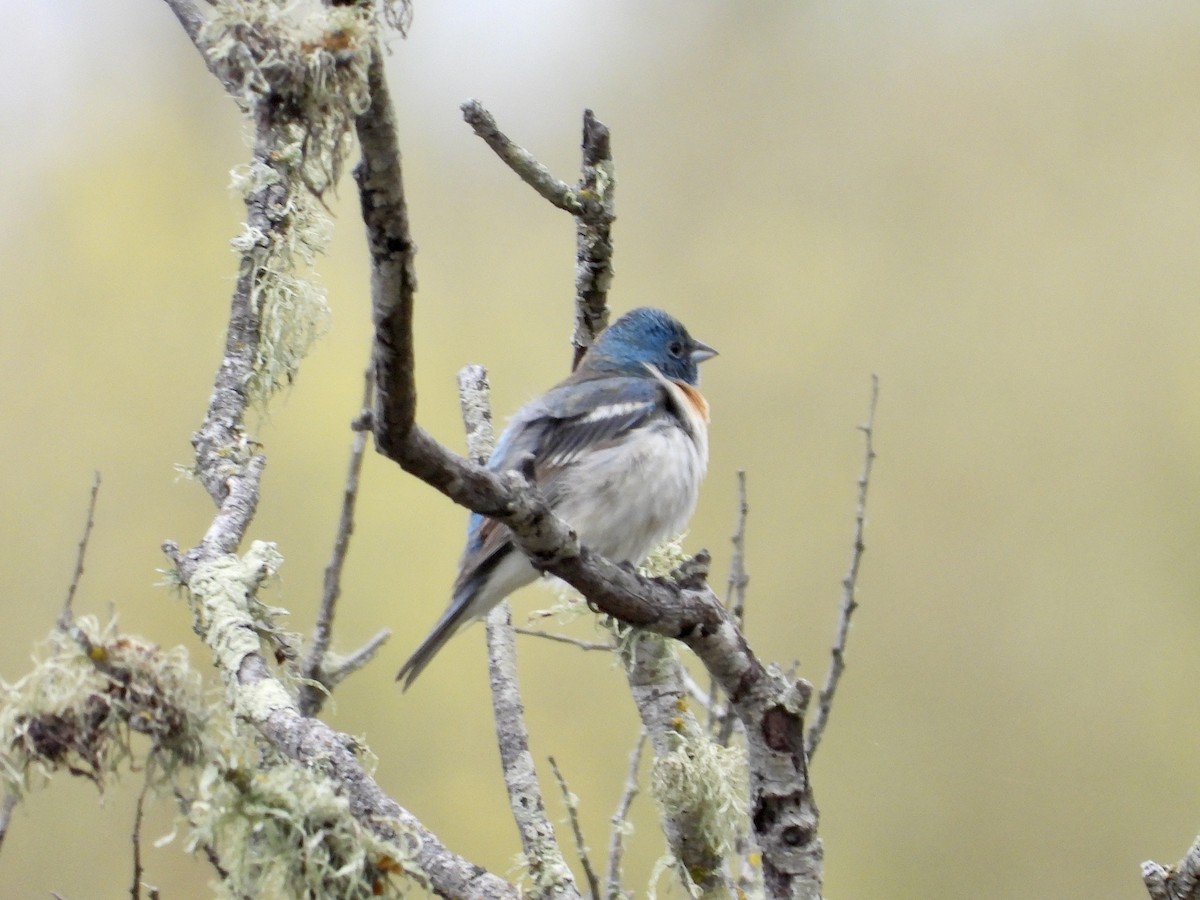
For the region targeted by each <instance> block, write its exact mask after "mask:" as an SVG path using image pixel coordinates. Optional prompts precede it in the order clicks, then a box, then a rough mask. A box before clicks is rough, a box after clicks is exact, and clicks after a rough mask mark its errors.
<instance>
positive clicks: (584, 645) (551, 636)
mask: <svg viewBox="0 0 1200 900" xmlns="http://www.w3.org/2000/svg"><path fill="white" fill-rule="evenodd" d="M513 631H515V632H516V633H517V634H524V635H528V636H529V637H538V638H545V639H546V640H548V641H556V642H558V643H560V644H570V645H571V646H572V647H578V648H579V649H580V650H609V651H611V650H615V649H616V648H617V645H616V644H603V643H597V642H596V641H584V640H581V639H579V638H574V637H571V636H570V635H569V634H556V633H554V632H553V631H539V630H538V629H536V628H522V627H521V626H519V625H515V626H513Z"/></svg>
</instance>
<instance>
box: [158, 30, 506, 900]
mask: <svg viewBox="0 0 1200 900" xmlns="http://www.w3.org/2000/svg"><path fill="white" fill-rule="evenodd" d="M247 52H249V51H247ZM370 52H371V57H370V72H371V77H370V84H371V86H372V88H373V89H374V90H373V92H372V95H371V104H370V107H369V108H368V109H367V111H366V112H364V113H363V114H362V115H361V116H359V117H358V122H357V125H358V130H359V132H360V135H368V136H369V137H368V138H367V139H366V140H364V141H363V144H364V146H366V145H368V144H370V142H371V140H372V137H371V136H378V135H379V134H381V133H383V132H386V131H387V130H388V129H389V128H390V123H391V119H390V109H389V108H388V100H387V94H386V90H385V88H384V87H383V83H382V63H381V61H380V52H379V49H378V47H377V46H375V45H372V47H371V51H370ZM384 111H386V112H384ZM289 112H292V113H294V112H295V111H294V110H292V109H290V107H289V105H288V104H283V103H271V102H264V103H260V104H257V105H255V107H254V114H255V143H254V159H255V166H257V167H259V170H260V171H271V172H274V173H275V174H274V176H273V177H270V178H261V179H258V180H256V181H255V187H254V188H253V189H252V190H250V191H248V192H247V195H246V208H247V228H246V232H245V236H244V239H240V240H239V241H238V246H239V249H241V250H242V259H241V266H240V270H239V275H238V279H237V285H236V288H235V290H234V294H233V300H232V306H231V311H230V317H229V328H228V333H227V337H226V343H225V352H224V357H223V359H222V362H221V366H220V368H219V369H218V372H217V375H216V378H215V381H214V387H213V393H212V397H211V399H210V401H209V406H208V411H207V414H206V416H205V419H204V422H203V424H202V425H201V427H200V430H199V431H198V432H197V433H196V435H195V438H194V439H193V445H194V447H195V449H196V475H197V477H198V479H199V480H200V482H201V483H202V484H203V485H204V486H205V488H206V489H207V490H208V492H209V494H210V495H211V496H212V498H213V500H214V502H215V503H216V504H217V507H218V511H217V514H216V515H215V517H214V519H213V521H212V524H211V525H210V527H209V529H208V531H207V532H206V533H205V535H204V538H203V539H202V540H201V542H200V543H199V544H198V545H197V546H196V547H194V548H192V549H191V550H189V551H188V552H187V553H186V554H181V553H180V552H179V549H178V547H177V546H176V545H175V544H173V543H172V542H167V543H165V544H164V548H163V549H164V552H166V553H167V554H168V556H170V558H171V559H172V560H173V561H174V562H175V565H176V568H177V571H178V573H179V578H180V581H181V583H183V584H184V585H186V586H187V587H188V588H189V591H190V592H191V594H192V598H193V609H194V612H195V615H196V627H197V631H198V633H199V634H200V635H201V637H202V638H203V639H204V640H205V641H206V642H207V643H208V644H209V646H210V647H211V648H212V650H213V653H214V657H215V659H216V663H217V665H218V667H219V668H220V669H221V671H222V672H223V673H224V674H225V676H226V680H227V685H228V688H229V691H230V694H231V696H232V698H233V700H234V703H235V708H236V710H237V713H238V714H239V715H240V716H241V717H242V718H243V719H244V720H246V721H248V722H249V723H251V724H252V725H253V726H254V727H255V728H257V729H258V731H259V732H260V733H261V734H262V735H263V737H265V738H266V739H267V740H268V741H269V742H270V743H271V744H272V745H274V746H275V747H276V748H277V749H278V750H279V751H280V752H282V753H283V754H284V755H285V756H287V757H289V758H291V759H294V760H296V761H298V762H301V763H302V764H304V765H305V766H306V767H316V768H318V769H319V770H320V772H321V773H323V774H324V775H326V776H328V777H329V778H331V779H333V780H334V781H336V782H337V783H338V785H339V787H340V789H341V791H342V792H343V795H344V796H345V798H346V800H347V802H348V806H349V810H350V813H351V815H353V816H354V817H355V818H356V819H357V820H358V821H359V822H361V823H362V824H363V825H364V826H365V827H366V828H368V829H370V830H371V831H372V832H374V833H375V834H376V835H378V836H379V837H380V838H382V839H383V840H385V841H388V842H396V841H398V840H400V836H401V834H403V835H405V840H408V841H412V842H413V843H414V844H415V850H414V854H413V856H414V858H415V862H416V865H417V866H418V867H419V869H420V872H419V873H416V874H418V875H420V876H422V877H424V878H425V879H427V881H428V883H429V884H430V885H431V887H432V888H433V890H434V891H436V892H437V893H439V894H440V895H442V896H447V897H458V896H472V897H486V898H493V897H494V898H515V897H516V896H517V891H516V889H515V888H513V887H512V886H511V885H509V884H507V883H506V882H504V881H502V880H501V879H498V878H496V877H495V876H494V875H491V874H490V873H488V872H486V871H484V870H483V869H481V868H480V867H478V866H476V865H474V864H472V863H470V862H468V861H467V860H465V859H463V858H461V857H459V856H457V855H456V854H454V853H452V852H450V851H449V850H448V849H447V848H446V847H445V846H443V845H442V844H441V842H440V841H439V840H438V839H437V838H436V836H435V835H433V834H432V833H431V832H429V831H428V830H426V829H425V828H424V827H423V826H422V825H421V823H420V822H419V821H418V820H417V819H416V818H415V817H414V816H412V815H411V814H410V813H409V812H408V811H406V810H404V809H403V808H402V807H401V806H400V805H399V804H398V803H396V801H395V800H393V799H392V798H390V797H388V796H387V795H386V794H385V793H384V792H383V791H382V790H381V789H380V787H379V785H378V784H376V782H375V781H374V779H373V778H372V777H371V776H370V775H369V774H368V773H367V772H366V770H365V769H364V768H363V766H362V764H361V763H360V762H359V760H358V759H357V757H356V756H355V754H354V751H353V749H352V747H353V742H352V741H349V740H348V739H346V738H345V737H343V736H342V735H339V734H337V733H336V732H334V731H333V730H332V729H331V728H329V726H327V725H326V724H325V723H323V722H321V721H319V720H317V719H312V718H308V717H305V716H304V715H302V713H301V712H300V710H299V708H298V707H297V705H296V703H295V702H294V700H293V698H292V697H291V696H290V695H289V693H288V691H287V690H286V688H285V687H284V686H283V684H282V683H281V682H280V681H279V680H278V679H277V678H276V677H275V676H274V675H273V674H272V672H271V670H270V668H269V667H268V665H267V662H266V660H265V659H264V657H263V655H262V652H261V644H260V638H259V632H258V630H257V625H258V623H257V622H256V620H255V618H254V616H253V615H252V613H251V612H250V610H249V605H250V603H251V601H252V599H253V598H254V595H255V594H256V592H257V591H258V589H259V587H260V585H261V583H262V581H263V579H264V578H266V577H267V576H268V575H269V574H270V572H271V570H272V566H273V565H276V564H277V562H278V560H277V557H276V556H275V554H274V551H273V548H271V547H269V546H267V545H259V544H256V545H255V546H254V547H252V548H251V551H250V552H249V553H248V554H247V555H246V557H245V559H238V558H237V557H235V556H234V555H233V553H234V551H235V550H236V549H237V547H238V546H239V545H240V543H241V541H242V539H243V537H244V536H245V534H246V530H247V527H248V525H249V523H250V521H251V519H252V518H253V515H254V512H255V508H256V506H257V503H258V497H259V487H260V480H261V475H262V470H263V467H264V466H265V462H266V461H265V458H264V457H263V455H262V454H261V453H259V452H258V449H257V445H256V444H255V443H254V442H253V441H252V440H251V439H250V438H249V437H248V435H247V433H246V429H245V415H246V411H247V407H248V397H247V385H248V384H250V383H251V381H252V378H253V376H254V375H255V371H254V363H255V354H256V352H257V350H258V348H259V331H260V328H261V321H260V318H259V310H258V305H257V304H256V303H255V302H254V298H255V293H256V289H257V287H258V283H259V281H260V279H264V278H268V277H270V275H271V273H270V272H269V271H268V269H267V266H266V265H265V262H266V260H267V250H268V248H269V247H270V245H271V241H272V240H273V239H275V238H277V237H279V236H280V235H282V232H283V229H286V228H287V227H288V225H289V222H290V220H289V217H288V213H289V210H290V209H291V207H290V205H289V204H288V203H287V199H288V191H289V188H292V189H294V188H295V174H296V173H294V172H292V171H290V170H288V169H287V168H286V166H287V160H288V159H289V158H290V157H289V154H288V153H287V152H285V151H286V150H287V148H286V147H283V146H281V145H280V142H281V141H283V140H284V138H283V137H282V134H283V133H284V132H285V131H286V124H287V123H286V121H280V118H279V117H285V116H287V115H288V114H289ZM391 141H392V145H393V147H394V137H392V138H391ZM395 164H396V166H397V174H398V165H399V157H398V155H397V156H396V158H395ZM400 202H401V210H403V195H402V194H401V195H400ZM383 215H384V217H385V218H386V219H387V221H388V222H389V223H394V222H395V210H394V209H393V208H388V209H387V210H385V211H384V213H383ZM405 228H406V226H405ZM372 251H373V255H374V257H375V258H374V260H373V272H374V273H375V275H376V279H377V281H378V280H379V276H380V273H381V272H383V273H385V275H386V276H389V277H390V276H394V277H396V278H398V279H400V280H403V278H404V276H405V274H406V272H407V274H409V275H411V251H412V247H411V244H409V243H405V245H404V246H403V248H397V247H396V246H395V245H389V247H385V248H381V247H379V246H378V245H372ZM397 254H398V256H397ZM406 254H407V255H406ZM397 259H398V260H399V263H398V265H394V266H393V265H390V264H389V263H391V262H393V261H394V260H397ZM388 286H390V282H389V283H385V284H384V285H383V288H385V289H386V288H387V287H388ZM413 286H414V285H413V283H412V282H411V280H410V281H409V282H408V285H407V287H406V289H405V290H407V291H408V297H409V299H410V300H411V289H412V287H413ZM385 292H386V291H385ZM400 294H401V296H403V295H404V291H401V292H400ZM396 305H397V304H392V306H391V311H392V312H398V314H399V317H398V318H397V317H396V316H392V317H390V318H389V317H387V316H385V317H384V319H383V320H378V319H377V322H376V324H377V326H379V328H380V329H381V332H382V333H383V334H385V335H386V334H387V333H388V331H389V330H394V331H396V332H397V333H401V334H405V335H407V334H408V330H409V328H410V322H409V321H408V319H406V318H405V310H404V309H403V308H401V309H399V310H397V309H396ZM400 306H403V304H402V303H401V304H400ZM408 313H411V306H410V307H409V308H408ZM399 359H400V364H399V366H398V367H393V368H390V369H389V370H388V371H386V372H383V373H379V372H378V371H377V380H378V381H379V383H380V384H382V385H391V384H393V383H394V382H395V381H396V380H400V381H401V382H402V381H403V380H404V378H405V377H406V376H407V378H408V379H410V382H411V376H412V370H411V354H409V356H408V366H407V369H406V368H405V366H404V364H403V357H402V356H401V357H400V358H399ZM388 361H389V363H393V364H394V363H396V361H397V357H396V356H395V354H392V355H390V356H389V358H388ZM377 393H378V391H377ZM408 396H409V397H411V396H412V392H411V391H409V394H408ZM380 409H381V411H382V415H381V416H379V417H380V418H383V419H384V421H385V423H386V426H387V427H389V428H390V427H392V426H393V425H395V424H397V423H399V424H403V423H404V422H405V418H406V416H407V421H408V422H409V423H411V421H412V413H413V410H412V408H411V407H410V408H409V409H408V410H407V411H406V410H404V409H403V408H401V409H397V408H396V407H394V406H393V405H389V404H386V403H385V404H381V405H380ZM405 430H406V429H405ZM402 433H403V430H402Z"/></svg>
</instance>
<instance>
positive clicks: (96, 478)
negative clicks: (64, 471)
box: [58, 472, 100, 631]
mask: <svg viewBox="0 0 1200 900" xmlns="http://www.w3.org/2000/svg"><path fill="white" fill-rule="evenodd" d="M99 494H100V473H99V472H96V473H95V474H93V475H92V494H91V497H90V498H89V499H88V511H87V521H86V522H85V523H84V525H83V536H82V537H81V538H80V539H79V552H78V553H76V555H75V574H74V575H72V576H71V584H70V586H69V587H68V588H67V599H66V600H65V601H64V602H63V608H62V612H61V613H60V614H59V616H58V627H59V628H61V629H62V630H63V631H69V630H70V626H71V623H72V622H73V621H74V620H75V612H74V610H73V608H72V606H73V604H74V603H75V592H76V591H77V590H79V581H80V579H81V578H83V559H84V557H85V556H86V555H87V546H88V540H89V539H90V538H91V536H92V528H93V526H95V524H96V498H97V497H98V496H99Z"/></svg>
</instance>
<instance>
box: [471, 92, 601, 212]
mask: <svg viewBox="0 0 1200 900" xmlns="http://www.w3.org/2000/svg"><path fill="white" fill-rule="evenodd" d="M459 108H460V109H461V110H462V114H463V118H464V119H465V120H466V122H467V124H468V125H470V126H471V129H472V130H473V131H474V132H475V133H476V134H477V135H479V136H480V137H481V138H483V141H484V143H486V144H487V145H488V146H489V147H491V148H492V150H493V152H495V154H496V155H497V156H498V157H500V159H501V160H503V161H504V164H505V165H506V166H508V167H509V168H510V169H512V170H513V171H514V172H516V173H517V175H518V176H519V177H520V179H521V180H522V181H524V182H525V183H526V184H527V185H529V186H530V187H531V188H533V189H534V190H535V191H537V192H538V194H540V195H541V196H542V197H544V198H545V199H547V200H549V201H550V202H551V203H552V204H554V205H555V206H557V207H558V208H559V209H561V210H564V211H566V212H569V213H571V214H572V215H578V214H579V213H581V212H582V211H583V204H582V203H580V201H579V199H578V198H577V197H576V196H575V191H574V189H572V187H571V186H570V185H569V184H567V183H566V182H565V181H560V180H559V179H557V178H555V177H554V175H553V173H552V172H551V171H550V170H549V169H547V168H546V167H545V166H544V165H542V164H541V163H540V162H538V161H537V159H535V158H534V156H533V154H532V153H530V152H529V151H528V150H526V149H525V148H524V147H522V146H520V145H519V144H516V143H514V142H513V141H512V139H511V138H509V137H508V135H506V134H505V133H504V132H503V131H501V130H500V126H499V125H497V124H496V119H495V118H494V117H493V116H492V114H491V113H490V112H488V111H487V110H486V109H484V107H483V104H482V103H480V102H479V101H478V100H467V101H466V102H465V103H463V104H462V106H461V107H459Z"/></svg>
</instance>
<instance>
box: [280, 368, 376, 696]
mask: <svg viewBox="0 0 1200 900" xmlns="http://www.w3.org/2000/svg"><path fill="white" fill-rule="evenodd" d="M374 393H375V378H374V376H373V375H372V373H371V370H370V368H368V369H367V370H366V371H365V372H364V373H363V398H362V406H361V407H360V408H361V409H362V410H364V411H366V410H368V409H369V408H370V405H371V400H372V398H373V395H374ZM368 416H369V413H368ZM352 427H353V428H354V431H355V435H354V441H353V443H352V444H351V447H350V462H349V464H348V465H347V472H346V487H345V489H344V490H343V492H342V512H341V516H340V517H339V518H338V528H337V536H336V537H335V538H334V541H333V552H332V554H331V556H330V558H329V565H327V566H326V567H325V580H324V586H323V591H322V593H321V606H320V609H319V610H318V612H317V622H316V625H315V626H314V627H313V636H312V641H311V642H310V643H309V647H308V653H307V654H305V657H304V661H303V662H302V663H301V664H300V674H301V676H302V677H304V678H307V679H310V680H312V681H314V682H316V684H302V685H301V686H300V695H299V705H300V712H301V713H302V714H304V715H306V716H313V715H316V714H317V713H318V712H320V710H321V706H322V705H323V704H324V702H325V697H326V696H328V694H327V693H326V691H329V690H332V689H333V684H332V683H331V682H330V680H329V678H328V676H327V673H326V672H325V667H326V659H325V655H326V654H327V653H328V652H329V642H330V640H331V639H332V637H333V616H334V612H335V611H336V609H337V601H338V597H340V596H341V593H342V569H343V568H344V567H345V564H346V554H347V553H348V552H349V550H350V536H351V535H352V534H353V533H354V506H355V504H356V503H357V501H358V484H359V476H360V475H361V473H362V465H363V454H364V452H365V451H366V448H367V431H366V427H365V426H364V424H363V416H362V415H360V416H359V417H358V418H357V419H356V420H355V422H354V425H353V426H352ZM376 637H378V635H376ZM383 640H387V638H386V637H384V638H383ZM380 643H382V641H380ZM371 646H372V645H371V644H368V645H367V647H366V648H364V649H369V648H371ZM375 649H378V645H375ZM359 652H360V653H361V652H362V651H359ZM374 652H375V650H374V649H371V650H370V652H369V653H368V654H367V655H366V657H365V658H363V659H362V662H361V663H360V664H359V665H358V666H356V668H361V667H362V665H365V664H366V662H367V661H368V660H370V658H371V656H373V655H374ZM352 671H354V669H349V670H345V669H344V667H343V672H342V675H341V678H339V679H338V680H339V681H340V680H341V679H342V678H345V677H346V676H347V675H349V674H350V672H352ZM321 688H324V689H325V690H322V689H321Z"/></svg>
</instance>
